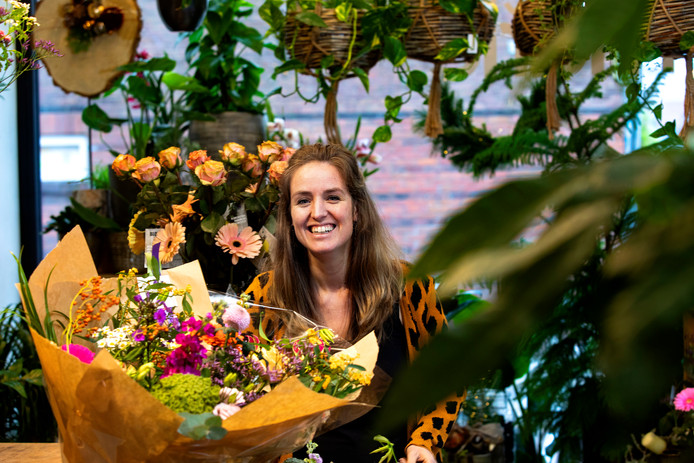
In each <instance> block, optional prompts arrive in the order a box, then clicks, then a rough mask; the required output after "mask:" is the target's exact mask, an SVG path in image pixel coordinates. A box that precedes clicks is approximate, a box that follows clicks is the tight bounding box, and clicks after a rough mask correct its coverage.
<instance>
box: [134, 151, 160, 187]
mask: <svg viewBox="0 0 694 463" xmlns="http://www.w3.org/2000/svg"><path fill="white" fill-rule="evenodd" d="M160 172H161V165H160V164H159V163H158V162H157V161H155V160H154V158H153V157H152V156H147V157H146V158H142V159H140V160H139V161H137V162H136V163H135V172H133V178H136V179H137V180H139V181H141V182H142V183H147V182H151V181H152V180H154V179H155V178H157V177H159V173H160Z"/></svg>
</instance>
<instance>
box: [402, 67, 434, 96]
mask: <svg viewBox="0 0 694 463" xmlns="http://www.w3.org/2000/svg"><path fill="white" fill-rule="evenodd" d="M428 81H429V78H428V77H427V75H426V74H425V73H424V72H423V71H419V70H414V71H412V72H410V73H409V74H408V75H407V87H408V88H409V89H410V90H412V91H413V92H422V91H423V90H424V86H425V85H426V84H427V82H428Z"/></svg>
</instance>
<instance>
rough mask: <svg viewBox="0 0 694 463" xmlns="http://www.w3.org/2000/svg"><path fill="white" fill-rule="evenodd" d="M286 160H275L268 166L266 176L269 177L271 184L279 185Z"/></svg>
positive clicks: (285, 166) (286, 163)
mask: <svg viewBox="0 0 694 463" xmlns="http://www.w3.org/2000/svg"><path fill="white" fill-rule="evenodd" d="M288 164H289V163H288V162H287V161H275V162H273V163H272V164H270V168H269V169H268V170H267V176H268V177H269V178H270V182H271V183H272V184H273V185H279V183H280V179H281V178H282V174H284V171H285V170H287V165H288Z"/></svg>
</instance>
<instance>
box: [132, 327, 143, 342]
mask: <svg viewBox="0 0 694 463" xmlns="http://www.w3.org/2000/svg"><path fill="white" fill-rule="evenodd" d="M132 336H133V341H135V342H142V341H144V340H145V334H144V333H143V332H142V331H141V330H136V331H134V332H133V335H132Z"/></svg>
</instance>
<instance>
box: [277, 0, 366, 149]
mask: <svg viewBox="0 0 694 463" xmlns="http://www.w3.org/2000/svg"><path fill="white" fill-rule="evenodd" d="M304 13H306V12H304V11H290V12H289V13H288V14H287V17H286V21H285V24H284V29H283V31H282V38H281V41H282V44H283V46H284V48H285V49H286V50H287V51H288V52H289V54H290V55H291V57H292V58H293V59H294V60H297V61H299V62H301V63H303V66H304V68H303V69H301V72H302V73H304V74H308V75H311V76H313V77H316V78H317V79H318V81H319V87H320V91H321V93H322V94H323V95H324V96H325V116H324V120H323V125H324V128H325V134H326V138H327V140H328V142H329V143H338V144H342V140H341V137H340V131H339V127H338V124H337V92H338V88H339V84H340V81H341V80H344V79H347V78H351V77H354V76H356V75H357V74H358V73H361V74H362V75H368V72H369V69H371V68H372V67H373V66H374V65H375V64H376V63H377V62H378V60H379V59H380V53H379V52H378V51H377V50H368V51H367V52H363V53H362V52H361V50H363V49H364V46H365V44H364V43H363V42H364V40H363V37H362V35H361V32H360V30H361V27H360V20H361V18H362V15H363V13H362V12H360V11H359V12H358V11H353V12H352V13H350V14H349V15H348V18H347V20H340V18H338V14H337V12H336V10H335V9H328V8H322V6H321V5H320V4H317V5H316V8H315V10H313V11H311V13H312V16H313V17H314V18H315V17H317V18H319V20H318V21H319V22H321V23H323V24H324V25H325V26H323V25H322V24H321V26H319V25H316V24H315V20H314V21H311V22H310V23H307V22H306V21H302V20H301V18H302V17H301V15H302V14H304ZM342 19H345V18H342Z"/></svg>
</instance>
